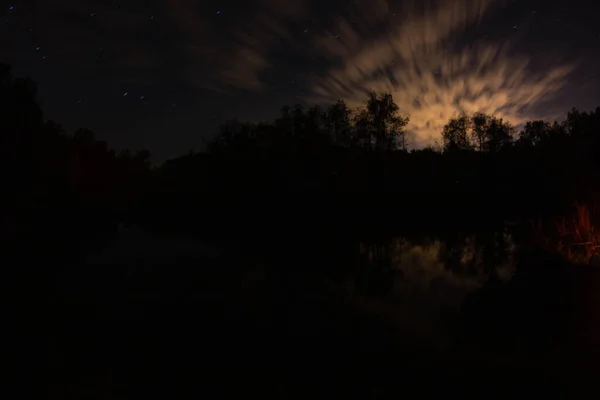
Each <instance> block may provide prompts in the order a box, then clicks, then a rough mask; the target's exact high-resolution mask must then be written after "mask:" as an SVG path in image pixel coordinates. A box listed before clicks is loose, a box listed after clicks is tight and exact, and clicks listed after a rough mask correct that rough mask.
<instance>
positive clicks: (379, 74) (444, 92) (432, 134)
mask: <svg viewBox="0 0 600 400" xmlns="http://www.w3.org/2000/svg"><path fill="white" fill-rule="evenodd" d="M501 4H503V2H501V1H493V0H454V1H451V0H446V1H436V2H432V1H427V2H425V3H421V4H418V3H414V4H412V5H411V6H408V7H406V6H405V7H403V8H402V9H401V11H398V12H397V15H402V16H403V17H399V18H398V19H394V18H391V17H390V12H389V11H388V9H389V8H390V7H389V4H388V3H387V2H386V1H385V0H378V1H377V2H376V3H368V2H366V1H365V2H361V3H356V4H355V6H356V7H358V8H359V9H360V7H362V8H363V9H367V8H368V7H369V5H371V6H373V7H372V10H371V11H370V13H368V14H365V15H366V17H365V18H363V19H362V21H361V22H360V23H357V21H356V20H355V19H349V18H347V17H342V16H340V17H338V18H337V19H336V23H335V24H334V25H335V26H336V27H337V29H336V31H334V32H327V33H326V34H325V35H322V36H321V37H319V38H318V40H317V44H318V48H319V49H320V51H322V53H323V54H324V56H325V57H327V59H328V60H329V61H330V63H331V67H330V68H329V69H328V71H327V72H326V73H325V74H324V75H322V76H321V77H320V78H319V79H317V80H315V81H314V82H313V84H312V87H311V93H310V95H309V96H307V100H308V101H310V102H319V103H323V102H332V101H335V100H337V99H344V100H346V101H347V102H348V103H349V104H350V105H358V104H360V103H362V102H363V101H364V100H365V99H366V96H367V94H366V93H367V92H368V91H369V90H375V91H388V92H391V93H392V94H393V95H394V98H395V100H396V102H397V103H398V105H399V106H400V108H401V110H402V111H403V112H405V113H408V114H410V117H411V119H410V124H409V126H408V129H409V130H410V131H411V133H412V134H413V135H414V141H415V145H417V146H418V145H426V144H430V143H432V142H433V141H434V140H436V139H438V138H439V136H440V132H441V129H442V127H443V125H444V124H445V123H446V122H447V121H448V119H449V118H450V117H452V116H454V115H456V114H457V113H459V112H461V111H465V112H468V113H472V112H477V111H480V112H485V113H490V114H494V115H496V116H498V117H502V118H504V119H506V120H509V121H510V122H512V123H513V124H515V125H519V124H521V123H522V122H524V121H526V120H530V119H534V118H538V117H546V118H547V117H550V116H548V115H539V114H538V113H537V112H536V111H535V108H536V107H535V106H536V105H538V104H539V103H541V102H544V101H548V100H551V99H552V98H553V96H554V95H556V94H557V93H558V91H559V90H560V89H561V88H562V87H563V86H564V85H565V83H566V79H567V76H568V75H569V73H570V72H572V70H573V68H574V66H573V65H551V66H549V67H548V69H547V70H546V71H544V72H543V73H535V72H534V71H532V70H531V69H530V68H529V61H530V59H529V58H528V57H527V56H526V55H518V54H515V53H514V51H512V50H513V48H512V47H511V44H510V42H508V41H505V42H503V43H493V42H489V41H486V40H483V39H481V40H478V41H470V42H469V44H465V42H466V41H465V40H464V37H463V36H464V34H465V32H466V31H467V30H469V29H476V28H477V25H478V24H480V23H482V21H484V20H485V18H486V16H487V15H489V14H493V12H494V8H496V7H498V6H499V5H501ZM375 5H376V7H375ZM378 10H379V12H378ZM373 27H377V30H376V31H374V30H373Z"/></svg>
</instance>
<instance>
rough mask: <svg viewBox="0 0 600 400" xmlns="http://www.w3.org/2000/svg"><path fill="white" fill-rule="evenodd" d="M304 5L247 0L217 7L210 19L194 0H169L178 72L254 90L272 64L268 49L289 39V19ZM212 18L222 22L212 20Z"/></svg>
mask: <svg viewBox="0 0 600 400" xmlns="http://www.w3.org/2000/svg"><path fill="white" fill-rule="evenodd" d="M304 5H305V2H304V1H297V2H294V3H293V4H289V3H286V2H282V1H277V0H261V1H259V2H255V3H253V4H252V5H250V4H247V6H248V7H250V9H249V10H245V11H244V12H239V13H237V14H235V13H233V12H231V13H229V12H227V11H223V12H222V13H219V16H218V17H217V18H213V19H212V22H211V21H210V20H209V18H208V16H207V15H204V14H203V13H202V11H200V10H199V9H198V8H197V7H196V3H195V2H194V1H192V0H170V1H169V9H170V11H171V12H170V16H171V18H172V20H173V22H174V23H175V25H176V26H177V27H178V30H179V32H180V33H182V34H183V42H182V44H181V45H180V48H181V49H182V50H183V54H184V55H183V56H184V59H185V60H186V62H185V63H182V64H184V65H185V67H183V69H184V72H183V75H184V76H186V77H187V79H188V81H189V82H192V83H195V84H197V85H200V86H203V87H207V88H210V89H214V90H224V89H225V88H226V87H227V86H230V87H234V88H238V89H248V90H253V91H260V90H261V89H262V88H263V87H264V82H263V80H262V79H261V74H262V73H264V72H265V70H267V69H268V68H269V67H271V66H272V63H271V62H270V61H269V53H270V51H272V50H273V49H274V48H275V47H276V46H278V45H280V44H281V43H282V42H284V41H285V40H288V39H289V34H288V32H289V27H290V24H293V22H294V21H295V20H296V19H297V18H300V17H302V15H304V12H305V11H306V8H305V7H304ZM213 17H214V16H213ZM218 18H221V19H223V20H226V22H225V21H223V22H222V23H221V24H219V23H216V22H215V21H214V20H215V19H218ZM218 22H221V21H218Z"/></svg>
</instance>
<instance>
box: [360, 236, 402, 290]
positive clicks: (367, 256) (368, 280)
mask: <svg viewBox="0 0 600 400" xmlns="http://www.w3.org/2000/svg"><path fill="white" fill-rule="evenodd" d="M392 255H393V238H392V237H376V238H369V239H367V240H365V241H363V242H361V243H360V254H359V262H358V268H357V271H356V277H355V278H356V283H357V286H358V289H359V290H360V291H361V292H365V293H366V294H371V295H387V294H389V293H390V292H391V290H392V289H393V285H394V278H395V277H396V276H397V275H398V270H395V269H394V268H392V267H393V264H392Z"/></svg>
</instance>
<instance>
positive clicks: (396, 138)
mask: <svg viewBox="0 0 600 400" xmlns="http://www.w3.org/2000/svg"><path fill="white" fill-rule="evenodd" d="M366 110H367V112H368V117H369V124H370V125H371V130H372V132H373V135H374V138H375V148H376V150H377V151H380V152H381V151H389V150H396V149H397V148H398V147H399V146H400V147H401V148H402V149H403V150H406V146H407V142H406V136H405V135H406V132H405V130H404V128H405V127H406V125H407V124H408V120H409V118H408V116H402V115H400V112H399V108H398V105H397V104H396V103H395V102H394V98H393V97H392V95H391V93H382V94H377V93H375V92H371V94H370V97H369V100H368V101H367V107H366Z"/></svg>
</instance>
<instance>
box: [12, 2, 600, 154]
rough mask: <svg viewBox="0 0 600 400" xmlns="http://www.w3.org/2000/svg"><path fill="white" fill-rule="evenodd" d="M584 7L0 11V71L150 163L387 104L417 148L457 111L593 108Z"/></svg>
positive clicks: (54, 109) (598, 45) (592, 36)
mask: <svg viewBox="0 0 600 400" xmlns="http://www.w3.org/2000/svg"><path fill="white" fill-rule="evenodd" d="M599 3H600V2H599V1H597V0H521V1H517V0H470V1H469V0H456V1H455V0H439V1H423V0H414V1H400V0H398V1H395V0H387V1H386V0H349V1H348V0H347V1H342V0H332V1H330V0H294V1H292V0H244V1H242V0H235V1H234V0H229V1H224V0H223V1H195V0H162V1H159V0H122V1H118V0H114V1H110V0H103V1H101V0H40V1H34V0H29V1H24V0H13V1H6V0H1V1H0V4H1V6H0V18H1V20H2V23H1V24H0V61H5V62H9V63H10V64H12V65H13V73H14V74H15V75H16V76H23V75H29V76H31V77H32V78H33V79H35V80H36V81H37V82H38V85H39V95H40V99H41V101H42V103H43V108H44V110H45V112H46V117H47V118H49V119H53V120H56V121H57V122H60V123H61V124H63V126H64V127H65V128H66V129H67V130H68V131H70V132H73V131H74V130H75V129H76V128H79V127H86V128H90V129H92V130H94V131H96V133H97V136H98V137H99V138H101V139H104V140H107V141H109V143H110V144H111V145H112V146H113V147H116V148H122V147H131V148H132V149H140V148H147V149H148V150H150V151H151V152H152V153H153V155H154V160H155V161H161V160H164V159H165V158H168V157H173V156H176V155H179V154H182V153H186V152H188V151H189V150H191V149H196V150H201V149H202V146H203V144H202V143H203V142H202V138H203V137H210V136H211V135H213V134H214V133H215V132H216V126H217V124H218V123H220V122H222V121H224V120H226V119H229V118H231V117H234V116H237V117H239V118H241V119H248V120H253V121H258V120H265V119H272V118H274V117H275V116H276V115H277V114H278V111H279V108H280V107H281V106H282V105H284V104H296V103H299V104H314V103H317V104H327V103H330V102H333V101H335V100H337V99H344V100H346V101H347V102H348V103H349V104H350V105H351V106H355V105H357V104H359V103H360V102H362V101H363V100H364V99H365V94H366V92H367V91H368V90H369V89H374V90H377V91H391V92H392V93H393V95H394V97H395V99H396V102H397V103H398V105H399V107H400V109H401V111H402V112H405V113H408V114H410V117H411V121H410V124H409V130H410V132H411V134H412V135H413V140H412V141H413V143H414V145H415V146H423V145H426V144H430V143H432V142H433V141H434V140H435V139H437V138H438V137H439V135H440V131H441V126H442V125H443V124H444V123H445V122H446V121H447V120H448V118H449V117H451V116H452V115H454V114H455V113H457V112H459V111H467V112H473V111H483V112H486V113H490V114H495V115H497V116H499V117H503V118H506V119H508V120H510V121H511V122H513V123H514V124H515V125H518V124H519V123H522V122H523V121H526V120H531V119H536V118H544V119H550V120H553V119H556V118H562V116H563V115H564V113H565V112H566V111H567V110H568V109H569V108H571V107H573V106H575V107H578V108H582V109H590V108H595V107H596V106H598V105H600V83H599V81H598V77H597V73H596V71H600V4H599Z"/></svg>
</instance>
